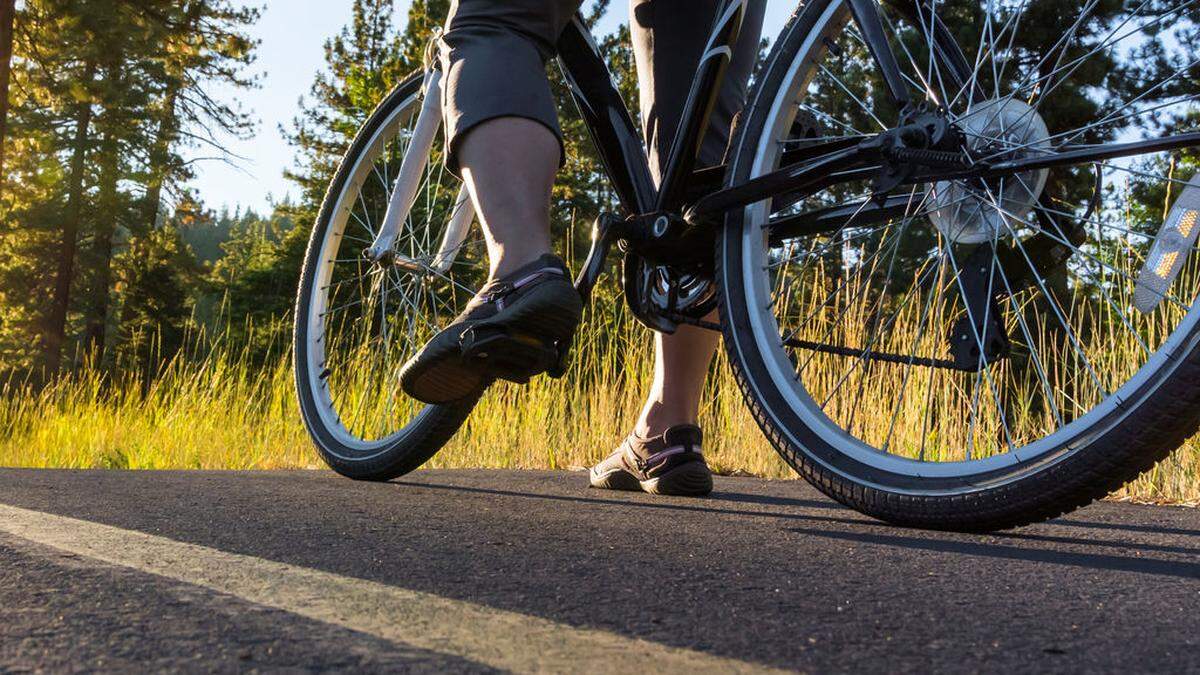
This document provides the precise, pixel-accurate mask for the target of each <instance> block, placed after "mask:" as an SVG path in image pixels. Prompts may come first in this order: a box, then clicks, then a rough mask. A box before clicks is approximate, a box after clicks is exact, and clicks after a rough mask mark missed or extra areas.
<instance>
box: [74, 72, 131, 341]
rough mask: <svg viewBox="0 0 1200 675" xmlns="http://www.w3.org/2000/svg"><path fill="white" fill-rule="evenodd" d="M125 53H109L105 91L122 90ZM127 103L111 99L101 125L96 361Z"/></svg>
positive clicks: (91, 328) (92, 291)
mask: <svg viewBox="0 0 1200 675" xmlns="http://www.w3.org/2000/svg"><path fill="white" fill-rule="evenodd" d="M122 62H123V57H122V55H121V54H120V53H118V52H113V53H110V54H109V55H108V56H106V57H105V64H104V80H105V82H104V86H105V91H108V92H110V94H111V93H112V92H120V91H122V90H123V89H124V87H125V85H126V82H125V71H124V65H123V63H122ZM122 105H123V103H121V102H114V101H108V102H107V104H106V106H105V109H104V112H103V113H102V116H101V118H100V119H99V120H98V121H97V128H98V129H99V130H100V132H101V133H102V134H103V137H102V139H101V141H100V155H99V168H100V176H99V185H98V191H97V199H96V208H95V211H94V212H95V222H94V225H93V227H92V246H91V251H90V255H89V256H88V261H89V262H90V263H91V264H92V266H93V269H92V274H91V284H90V285H89V286H88V288H89V292H88V298H87V306H86V309H87V324H86V326H85V327H84V334H83V343H84V354H86V355H87V357H88V358H89V359H90V360H91V362H92V363H93V364H94V365H100V364H101V363H103V361H104V347H105V336H106V334H107V332H108V314H109V312H108V310H109V300H110V297H109V295H110V290H111V286H112V257H113V238H114V237H116V235H117V222H118V221H119V220H120V218H121V195H120V193H119V192H118V191H117V182H118V181H119V180H120V178H121V154H120V153H121V148H120V144H119V134H120V133H121V132H122V131H125V130H126V127H127V124H126V121H125V120H124V119H122V117H121V114H122V110H121V106H122Z"/></svg>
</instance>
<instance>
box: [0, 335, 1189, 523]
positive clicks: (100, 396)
mask: <svg viewBox="0 0 1200 675" xmlns="http://www.w3.org/2000/svg"><path fill="white" fill-rule="evenodd" d="M607 334H608V335H610V336H611V335H618V336H620V337H615V338H611V339H610V340H609V341H607V342H601V341H592V342H587V343H585V344H584V346H583V348H581V349H580V350H579V351H578V353H577V354H576V359H575V362H574V364H573V367H572V373H571V374H570V376H568V377H567V378H564V379H562V380H550V379H548V378H538V379H536V380H535V381H534V382H533V383H532V384H531V385H530V386H528V387H515V386H508V385H504V386H497V387H495V388H493V389H492V390H491V391H490V392H489V393H488V394H487V395H486V397H485V398H484V399H483V400H482V402H481V403H480V405H479V406H478V408H477V409H476V411H475V413H474V414H473V415H472V416H471V418H470V419H469V421H468V422H467V424H466V425H465V426H464V427H463V429H462V431H461V432H460V433H459V434H458V436H457V437H456V438H455V439H454V440H453V441H452V442H451V443H450V445H448V446H447V447H446V448H445V449H444V450H443V451H442V452H441V453H439V454H438V455H437V456H436V457H435V458H434V459H433V461H432V462H431V463H430V464H429V466H431V467H495V468H527V469H546V468H550V469H568V468H574V467H581V466H587V465H589V464H590V463H592V462H594V461H596V460H597V459H599V458H600V457H602V456H603V455H605V454H606V453H607V452H609V451H610V450H611V448H612V447H614V445H615V444H616V443H618V442H619V441H620V439H621V437H622V436H623V435H624V433H625V432H626V430H627V429H628V428H629V427H630V426H631V424H632V422H633V420H634V419H635V417H636V414H637V411H638V408H639V405H640V402H641V396H642V394H643V388H642V387H643V383H645V382H647V381H648V379H649V375H650V367H651V356H652V352H651V349H650V346H651V345H650V338H649V336H648V333H647V332H646V331H644V330H640V329H639V330H631V331H609V332H607ZM714 369H715V374H714V377H712V378H710V382H709V385H708V386H709V391H708V394H707V395H706V397H705V401H706V402H705V404H704V408H703V411H702V424H703V426H704V427H705V429H706V431H707V433H708V437H709V443H708V448H707V452H708V455H709V457H710V460H711V462H712V464H713V466H714V468H716V469H717V470H718V471H721V472H724V473H745V474H752V475H758V476H767V477H773V478H783V477H793V476H794V474H793V473H792V472H791V470H790V469H789V468H788V467H787V466H786V465H785V464H784V463H783V462H782V461H781V460H780V459H779V457H778V456H777V455H776V454H775V452H774V450H773V449H772V448H771V447H770V445H769V444H768V443H767V441H766V440H765V439H764V438H763V436H762V434H761V433H760V432H759V430H758V428H757V426H756V425H755V423H754V421H753V420H752V419H751V417H750V415H749V413H748V412H747V411H746V408H745V406H744V404H743V403H742V400H741V395H740V393H739V391H738V390H737V387H736V384H735V383H734V381H733V378H732V376H731V375H730V373H729V371H728V367H727V364H725V363H724V359H723V358H721V359H718V361H717V363H716V364H714ZM292 387H293V385H292V377H291V371H290V361H289V359H288V358H287V357H280V358H277V359H275V360H274V361H273V362H272V363H271V364H270V365H269V366H268V367H265V368H263V367H252V366H251V365H250V360H249V359H247V358H246V357H245V355H244V353H242V352H239V351H237V350H233V349H223V348H217V349H214V350H213V351H212V352H211V353H210V354H209V356H208V357H207V358H205V359H201V360H194V359H192V360H188V359H179V360H177V361H175V362H173V363H171V364H170V365H169V366H168V367H167V368H166V369H165V371H164V372H163V373H162V374H161V376H160V377H158V378H156V379H155V380H154V382H153V383H152V384H151V385H150V386H149V387H148V388H143V387H142V386H141V385H139V384H138V383H136V382H129V383H114V382H111V381H106V380H104V378H102V377H101V376H100V375H98V374H96V373H95V372H93V371H84V372H83V373H81V374H79V375H77V376H75V377H72V378H69V379H63V380H61V381H59V382H58V383H57V384H55V385H53V386H51V387H48V388H45V389H43V390H41V391H37V392H34V391H32V390H30V389H28V388H23V387H20V386H17V385H14V384H9V385H8V386H7V387H6V388H4V390H3V392H0V465H5V466H21V467H66V468H118V469H175V468H185V469H283V468H320V467H321V462H320V460H319V458H318V457H317V455H316V453H315V452H314V451H313V450H312V447H311V445H310V443H309V440H308V437H307V434H306V433H305V431H304V428H303V426H302V424H301V422H300V419H299V414H298V411H297V409H296V403H295V397H294V394H293V388H292ZM1116 496H1118V497H1125V498H1132V499H1137V500H1147V501H1162V502H1176V503H1178V502H1190V503H1195V502H1197V501H1200V440H1198V439H1192V440H1191V441H1189V442H1188V444H1186V445H1185V446H1184V447H1183V448H1180V449H1179V450H1178V451H1177V452H1175V453H1174V454H1173V455H1172V457H1171V458H1170V459H1168V460H1167V461H1165V462H1163V463H1162V464H1160V465H1159V466H1158V467H1157V468H1155V469H1154V470H1153V471H1151V472H1150V473H1148V474H1147V475H1145V476H1143V477H1142V478H1140V479H1138V480H1137V481H1135V482H1134V483H1133V484H1131V485H1130V486H1128V487H1127V488H1126V489H1125V490H1123V491H1122V492H1120V493H1119V494H1118V495H1116Z"/></svg>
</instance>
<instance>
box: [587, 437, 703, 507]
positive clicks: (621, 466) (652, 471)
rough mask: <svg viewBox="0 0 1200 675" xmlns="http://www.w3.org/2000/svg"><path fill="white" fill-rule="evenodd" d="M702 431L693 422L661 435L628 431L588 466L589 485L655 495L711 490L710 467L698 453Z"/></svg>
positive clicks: (696, 492) (695, 493)
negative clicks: (610, 450) (641, 435)
mask: <svg viewBox="0 0 1200 675" xmlns="http://www.w3.org/2000/svg"><path fill="white" fill-rule="evenodd" d="M702 440H703V434H702V433H701V431H700V427H698V426H696V425H694V424H680V425H677V426H673V427H671V428H670V429H667V430H666V431H665V432H663V434H662V435H661V436H655V437H653V438H638V437H637V436H636V435H633V434H630V435H629V438H626V439H625V442H624V443H622V444H621V447H619V448H617V449H616V451H614V452H613V453H612V454H611V455H609V456H608V458H606V459H605V460H604V461H602V462H600V463H599V464H597V465H596V466H594V467H592V470H591V472H590V476H589V477H590V479H591V484H592V487H594V488H601V489H604V490H642V491H644V492H649V493H651V494H656V495H680V496H689V497H700V496H703V495H706V494H708V493H710V492H712V487H713V483H712V471H710V470H709V469H708V464H707V463H706V462H705V461H704V455H701V454H700V444H701V441H702Z"/></svg>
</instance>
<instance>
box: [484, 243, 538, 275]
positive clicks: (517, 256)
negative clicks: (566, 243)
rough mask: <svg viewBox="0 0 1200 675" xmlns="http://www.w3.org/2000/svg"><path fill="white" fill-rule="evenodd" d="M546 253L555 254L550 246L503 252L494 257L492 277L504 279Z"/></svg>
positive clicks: (491, 270)
mask: <svg viewBox="0 0 1200 675" xmlns="http://www.w3.org/2000/svg"><path fill="white" fill-rule="evenodd" d="M544 255H553V251H551V250H550V249H549V248H545V249H542V248H534V249H529V250H524V251H512V252H508V251H505V252H502V253H500V254H499V255H496V256H494V257H493V258H492V264H491V269H490V274H491V279H493V280H495V279H503V278H504V277H507V276H510V275H512V274H513V273H514V272H516V271H517V270H519V269H521V268H522V267H525V266H526V265H528V264H530V263H532V262H534V261H535V260H537V259H538V258H541V257H542V256H544Z"/></svg>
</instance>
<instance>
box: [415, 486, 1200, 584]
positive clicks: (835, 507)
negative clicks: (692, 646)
mask: <svg viewBox="0 0 1200 675" xmlns="http://www.w3.org/2000/svg"><path fill="white" fill-rule="evenodd" d="M392 484H394V485H398V486H404V487H407V488H425V489H430V490H443V491H451V492H464V493H472V494H483V495H489V496H498V497H512V498H516V499H537V500H548V501H561V502H571V503H576V504H579V503H583V504H589V505H595V506H598V507H616V508H635V509H652V510H656V511H675V512H679V511H683V512H689V513H708V514H715V515H727V516H742V517H751V518H775V519H783V520H799V521H805V522H808V523H829V524H831V525H841V526H846V525H849V526H854V527H857V528H863V527H865V528H871V529H887V530H888V531H889V532H897V531H898V532H906V533H920V534H921V535H923V536H903V535H897V534H882V533H875V532H862V531H853V530H847V529H843V528H839V529H813V528H802V527H798V528H789V529H788V531H789V532H794V533H796V534H802V535H806V536H814V537H825V538H831V539H838V540H843V541H854V542H858V543H864V544H875V545H883V546H894V547H901V548H910V549H921V550H927V551H936V552H940V553H954V554H961V555H975V556H985V557H991V558H1003V559H1010V560H1025V561H1029V562H1039V563H1050V564H1057V565H1068V566H1074V567H1086V568H1091V569H1100V570H1117V571H1125V572H1140V573H1143V574H1156V575H1162V576H1172V577H1181V578H1187V579H1197V578H1200V564H1198V563H1192V562H1180V561H1172V560H1160V559H1152V558H1145V557H1140V556H1137V555H1135V556H1120V555H1110V554H1102V553H1076V552H1068V551H1056V550H1051V549H1046V548H1038V547H1036V546H1034V547H1029V546H1018V545H1010V544H1004V543H993V542H988V541H982V539H983V538H985V537H987V538H990V539H992V540H996V539H999V540H1002V541H1006V542H1013V544H1016V543H1019V542H1028V543H1030V544H1037V543H1044V544H1050V545H1052V544H1066V545H1072V546H1080V547H1089V548H1117V549H1133V550H1136V551H1148V552H1158V553H1167V554H1180V555H1187V556H1200V547H1189V546H1169V545H1161V544H1153V543H1140V542H1131V541H1123V540H1116V541H1112V540H1110V541H1105V540H1102V539H1085V538H1080V537H1066V536H1058V535H1050V534H1038V533H1032V532H1008V533H996V534H991V535H963V534H955V533H944V532H922V531H920V530H909V529H903V528H898V527H896V526H893V525H888V524H886V523H882V522H879V521H876V520H872V519H869V518H867V517H865V516H859V517H855V516H856V515H857V514H855V513H854V512H853V511H851V510H850V509H847V508H845V507H843V506H841V505H839V504H836V503H834V502H825V501H817V500H811V499H794V498H786V497H773V496H769V495H754V494H744V493H737V492H714V493H713V495H712V497H711V498H710V499H708V500H704V501H702V502H700V503H696V504H682V503H679V502H678V501H669V502H668V501H663V502H647V501H641V500H638V499H608V498H597V497H585V496H581V495H554V494H545V493H538V492H524V491H519V490H503V489H497V488H480V487H467V486H461V485H447V484H442V483H427V482H414V481H404V480H397V481H392ZM722 502H726V503H738V504H761V505H767V506H782V507H792V508H803V509H824V510H831V511H842V512H844V513H846V514H847V515H848V516H850V517H837V516H824V515H815V514H809V513H789V512H787V511H759V510H743V509H726V508H720V507H718V506H710V505H709V504H720V503H722ZM701 504H704V505H701ZM1050 524H1051V525H1056V526H1068V527H1085V528H1095V529H1114V530H1132V531H1140V532H1146V533H1161V534H1172V535H1177V536H1178V535H1184V536H1188V537H1195V538H1200V532H1198V531H1193V530H1182V529H1174V528H1166V527H1159V526H1153V525H1137V524H1118V523H1102V522H1088V521H1077V520H1055V521H1051V523H1050ZM963 537H971V539H969V540H963Z"/></svg>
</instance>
